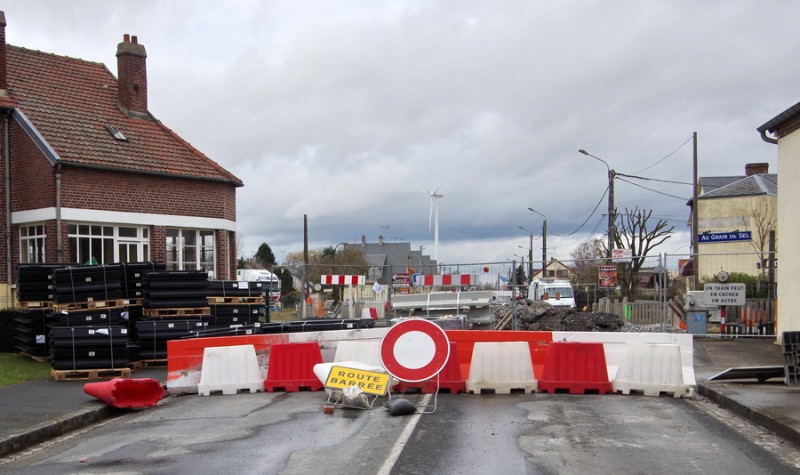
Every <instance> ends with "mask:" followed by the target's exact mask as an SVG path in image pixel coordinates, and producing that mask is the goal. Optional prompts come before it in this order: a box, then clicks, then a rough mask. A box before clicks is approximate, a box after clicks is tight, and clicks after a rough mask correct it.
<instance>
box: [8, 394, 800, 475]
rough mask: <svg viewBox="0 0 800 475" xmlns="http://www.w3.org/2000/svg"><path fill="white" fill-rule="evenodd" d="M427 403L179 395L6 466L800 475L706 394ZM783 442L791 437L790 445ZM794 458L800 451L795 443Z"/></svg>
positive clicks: (46, 469) (59, 470)
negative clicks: (400, 406)
mask: <svg viewBox="0 0 800 475" xmlns="http://www.w3.org/2000/svg"><path fill="white" fill-rule="evenodd" d="M407 397H408V398H409V399H410V400H413V401H414V402H416V403H417V404H419V405H420V407H422V406H423V405H424V406H425V407H424V410H425V411H427V412H430V411H432V410H433V409H434V402H435V411H434V412H432V413H427V414H417V415H413V416H402V417H400V416H398V417H392V416H390V415H389V413H388V412H387V411H386V410H385V409H384V408H383V407H380V406H379V404H380V402H382V401H383V400H379V401H378V405H376V407H374V408H373V409H371V410H358V409H341V408H337V409H336V410H335V411H334V413H333V414H332V415H326V414H324V413H323V411H322V406H323V404H324V403H325V395H324V393H321V392H300V393H258V394H239V395H235V396H211V397H202V396H194V395H192V396H182V397H177V398H170V399H168V400H166V401H165V403H163V404H161V405H159V406H158V407H155V408H152V409H149V410H144V411H140V412H135V413H130V414H127V415H124V416H122V417H119V418H116V419H112V420H110V421H107V422H105V423H102V424H100V425H97V426H95V427H92V428H89V429H86V430H84V431H80V432H77V433H74V434H70V435H68V436H66V437H63V438H61V439H58V440H55V441H53V442H50V443H47V444H44V445H43V446H39V447H37V448H36V449H34V450H32V451H29V452H26V453H22V454H18V455H16V456H14V457H13V458H10V459H7V460H5V461H3V462H2V463H0V473H10V472H13V473H20V474H37V475H42V474H64V473H126V474H134V473H147V474H162V473H163V474H171V475H172V474H177V473H214V474H219V473H248V474H249V473H264V474H274V473H281V474H314V473H321V474H322V473H325V474H328V473H330V474H334V473H346V474H383V475H385V474H451V473H452V474H486V473H501V474H518V473H527V474H556V473H559V474H563V473H575V474H585V473H595V474H603V473H615V474H619V473H648V474H650V473H704V474H717V473H719V474H729V473H747V474H759V473H770V474H784V473H785V474H795V473H798V468H800V467H798V466H794V467H791V466H789V465H787V464H785V462H782V461H781V459H780V458H779V457H776V456H775V454H774V453H773V452H771V451H770V450H767V449H765V448H764V446H763V444H758V443H755V442H754V441H753V440H751V439H750V438H748V437H743V436H742V435H741V434H740V433H739V432H737V431H735V430H733V429H732V428H731V427H730V426H729V425H726V424H724V423H722V422H720V420H719V419H718V418H715V417H712V416H711V415H709V414H708V413H707V412H706V411H704V410H703V409H702V405H701V404H698V403H697V402H696V401H688V400H685V399H674V398H671V397H646V396H623V395H603V396H599V395H582V396H575V395H566V394H542V393H537V394H512V395H440V396H439V397H438V398H436V399H435V400H434V399H433V398H432V396H430V395H412V396H407ZM784 449H786V448H784ZM790 450H791V451H792V456H795V457H797V458H796V459H797V460H800V456H798V454H797V452H798V451H797V449H795V448H791V449H790Z"/></svg>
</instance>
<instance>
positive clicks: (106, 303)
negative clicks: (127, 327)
mask: <svg viewBox="0 0 800 475" xmlns="http://www.w3.org/2000/svg"><path fill="white" fill-rule="evenodd" d="M124 306H125V300H123V299H115V300H94V301H91V302H73V303H57V304H53V310H55V311H56V312H62V311H68V312H69V311H74V310H96V309H101V308H119V307H124Z"/></svg>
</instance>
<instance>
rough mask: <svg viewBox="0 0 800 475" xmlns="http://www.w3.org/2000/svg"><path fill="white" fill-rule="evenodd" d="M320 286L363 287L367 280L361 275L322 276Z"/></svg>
mask: <svg viewBox="0 0 800 475" xmlns="http://www.w3.org/2000/svg"><path fill="white" fill-rule="evenodd" d="M320 280H321V282H320V283H321V284H322V285H364V283H365V282H366V281H367V278H366V277H365V276H363V275H323V276H320Z"/></svg>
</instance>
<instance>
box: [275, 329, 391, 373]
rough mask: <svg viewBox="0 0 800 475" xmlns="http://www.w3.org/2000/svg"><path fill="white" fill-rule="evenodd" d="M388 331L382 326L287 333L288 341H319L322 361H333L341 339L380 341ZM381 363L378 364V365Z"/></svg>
mask: <svg viewBox="0 0 800 475" xmlns="http://www.w3.org/2000/svg"><path fill="white" fill-rule="evenodd" d="M387 331H389V328H388V327H383V328H362V329H353V330H333V331H323V332H306V333H289V334H287V335H288V337H289V341H290V342H292V343H305V342H312V341H313V342H316V343H319V348H320V351H322V360H323V361H333V359H334V357H335V356H336V348H337V347H338V346H339V343H340V342H343V341H356V340H357V341H369V340H374V341H377V342H378V343H380V341H381V339H382V338H383V335H385V334H386V332H387ZM380 366H381V365H380V364H378V367H380Z"/></svg>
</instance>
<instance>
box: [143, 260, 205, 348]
mask: <svg viewBox="0 0 800 475" xmlns="http://www.w3.org/2000/svg"><path fill="white" fill-rule="evenodd" d="M208 287H209V281H208V272H205V271H152V272H148V273H147V275H146V276H145V292H144V299H143V301H142V305H143V306H144V307H146V309H147V310H146V311H145V315H144V316H142V318H141V320H139V321H137V322H136V345H137V347H138V348H137V350H138V353H139V356H140V358H141V359H142V360H161V359H164V358H166V357H167V341H169V340H178V339H180V338H182V337H184V336H186V335H189V334H192V333H193V332H197V331H201V330H205V329H206V328H208V325H209V323H211V321H212V317H211V315H210V309H209V306H208V292H209V290H208Z"/></svg>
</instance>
